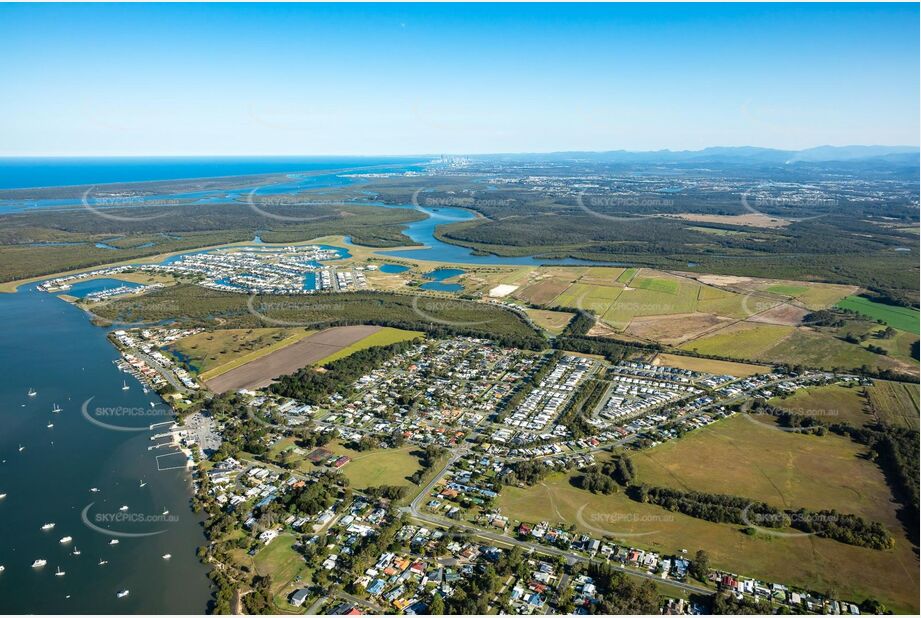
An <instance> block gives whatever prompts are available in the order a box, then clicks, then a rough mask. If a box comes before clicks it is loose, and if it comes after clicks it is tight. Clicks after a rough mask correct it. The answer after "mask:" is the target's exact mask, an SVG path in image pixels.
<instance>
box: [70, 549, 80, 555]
mask: <svg viewBox="0 0 921 618" xmlns="http://www.w3.org/2000/svg"><path fill="white" fill-rule="evenodd" d="M71 553H72V554H73V555H75V556H79V555H80V550H79V549H77V548H76V547H74V550H73V551H72V552H71Z"/></svg>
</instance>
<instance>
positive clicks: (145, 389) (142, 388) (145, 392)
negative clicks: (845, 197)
mask: <svg viewBox="0 0 921 618" xmlns="http://www.w3.org/2000/svg"><path fill="white" fill-rule="evenodd" d="M141 390H143V391H144V394H147V387H146V386H143V387H141Z"/></svg>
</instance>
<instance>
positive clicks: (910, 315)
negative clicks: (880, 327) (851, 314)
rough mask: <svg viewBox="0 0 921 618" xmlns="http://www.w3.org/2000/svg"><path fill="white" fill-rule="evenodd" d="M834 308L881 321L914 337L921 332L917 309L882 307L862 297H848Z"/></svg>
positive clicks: (880, 304)
mask: <svg viewBox="0 0 921 618" xmlns="http://www.w3.org/2000/svg"><path fill="white" fill-rule="evenodd" d="M835 306H836V307H840V308H841V309H849V310H851V311H856V312H857V313H860V314H863V315H865V316H867V317H869V318H872V319H874V320H882V321H883V322H885V323H886V324H888V325H889V326H891V327H893V328H898V329H899V330H904V331H907V332H910V333H914V334H916V335H917V334H918V333H919V331H921V329H919V325H918V316H919V313H918V310H917V309H909V308H908V307H896V306H893V305H884V304H883V303H877V302H874V301H872V300H870V299H869V298H864V297H863V296H848V297H847V298H845V299H844V300H841V301H838V303H837V304H836V305H835Z"/></svg>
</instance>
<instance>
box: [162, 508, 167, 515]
mask: <svg viewBox="0 0 921 618" xmlns="http://www.w3.org/2000/svg"><path fill="white" fill-rule="evenodd" d="M161 515H169V509H163V513H161Z"/></svg>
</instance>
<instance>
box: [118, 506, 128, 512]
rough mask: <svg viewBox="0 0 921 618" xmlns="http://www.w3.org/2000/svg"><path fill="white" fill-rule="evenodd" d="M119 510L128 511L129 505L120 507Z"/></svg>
mask: <svg viewBox="0 0 921 618" xmlns="http://www.w3.org/2000/svg"><path fill="white" fill-rule="evenodd" d="M118 510H119V511H127V510H128V505H127V504H123V505H121V506H120V507H118Z"/></svg>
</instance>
